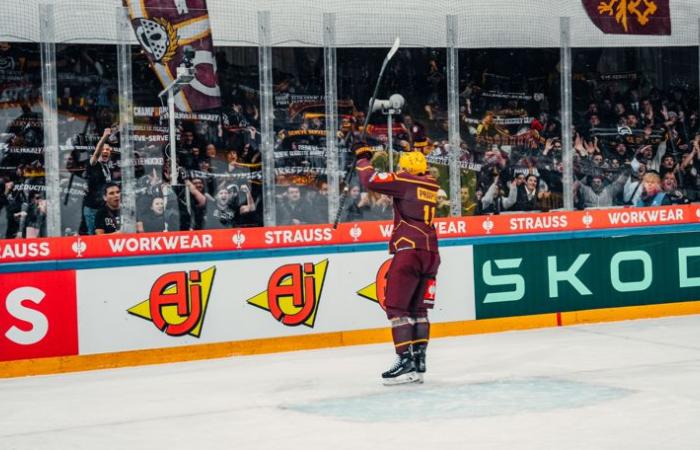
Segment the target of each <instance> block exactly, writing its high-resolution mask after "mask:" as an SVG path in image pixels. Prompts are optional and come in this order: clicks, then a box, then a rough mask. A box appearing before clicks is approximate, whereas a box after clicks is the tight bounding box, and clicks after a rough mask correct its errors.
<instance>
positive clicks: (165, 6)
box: [123, 0, 221, 112]
mask: <svg viewBox="0 0 700 450" xmlns="http://www.w3.org/2000/svg"><path fill="white" fill-rule="evenodd" d="M123 2H124V6H126V7H127V8H128V9H129V19H130V20H131V25H132V26H133V28H134V32H135V33H136V39H138V41H139V44H141V47H142V48H143V51H144V53H145V54H146V56H147V57H148V60H149V61H150V62H151V67H152V68H153V70H154V71H155V73H156V75H157V76H158V78H159V79H160V82H161V84H162V85H163V87H165V86H167V85H168V84H170V83H171V82H172V81H173V80H174V79H175V77H177V69H178V67H192V68H194V79H193V80H192V81H191V82H190V83H189V85H188V86H185V87H184V89H182V90H181V91H180V92H179V93H178V94H177V95H176V96H175V106H176V107H177V109H178V110H179V111H182V112H192V111H201V110H206V109H213V108H218V107H220V106H221V89H220V88H219V82H218V78H217V75H216V58H215V56H214V46H213V43H212V36H211V26H210V24H209V14H208V12H207V2H206V0H187V1H186V0H174V2H173V0H123Z"/></svg>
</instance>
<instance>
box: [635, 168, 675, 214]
mask: <svg viewBox="0 0 700 450" xmlns="http://www.w3.org/2000/svg"><path fill="white" fill-rule="evenodd" d="M642 189H643V190H642V195H641V197H640V199H639V202H637V206H661V205H670V204H671V199H670V198H669V197H668V196H667V195H666V193H665V192H664V191H663V190H662V189H661V177H659V174H658V173H656V172H647V173H646V174H644V177H643V178H642Z"/></svg>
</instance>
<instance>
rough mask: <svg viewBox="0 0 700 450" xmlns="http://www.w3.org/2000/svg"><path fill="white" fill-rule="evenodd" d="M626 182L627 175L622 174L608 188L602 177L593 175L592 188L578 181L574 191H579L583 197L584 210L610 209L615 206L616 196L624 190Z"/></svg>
mask: <svg viewBox="0 0 700 450" xmlns="http://www.w3.org/2000/svg"><path fill="white" fill-rule="evenodd" d="M584 180H585V177H584ZM626 180H627V175H626V174H621V175H620V176H619V177H618V178H617V179H616V180H615V181H614V182H613V183H610V184H608V185H607V186H606V185H605V184H604V179H603V176H602V175H593V176H592V177H591V185H590V186H588V185H586V184H584V183H583V182H581V181H576V182H575V183H574V189H578V190H579V192H580V193H581V195H582V196H583V207H584V208H600V207H610V206H613V199H614V198H615V196H617V195H618V194H619V192H620V191H622V189H623V188H624V185H625V181H626Z"/></svg>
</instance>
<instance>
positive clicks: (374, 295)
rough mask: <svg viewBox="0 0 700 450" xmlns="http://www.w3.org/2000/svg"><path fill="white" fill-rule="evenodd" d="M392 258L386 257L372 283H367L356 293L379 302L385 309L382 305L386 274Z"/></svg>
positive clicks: (383, 307)
mask: <svg viewBox="0 0 700 450" xmlns="http://www.w3.org/2000/svg"><path fill="white" fill-rule="evenodd" d="M391 260H392V258H389V259H387V260H386V261H384V262H383V263H382V265H381V266H379V270H377V275H376V276H375V279H374V283H372V284H369V285H367V286H365V287H363V288H362V289H360V290H359V291H357V294H358V295H359V296H361V297H364V298H366V299H367V300H371V301H373V302H377V303H379V306H381V307H382V309H384V310H385V309H386V307H385V306H384V300H385V298H386V297H385V293H386V276H387V273H388V272H389V266H390V265H391Z"/></svg>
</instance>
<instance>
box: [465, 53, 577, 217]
mask: <svg viewBox="0 0 700 450" xmlns="http://www.w3.org/2000/svg"><path fill="white" fill-rule="evenodd" d="M558 63H559V49H552V48H539V49H532V48H529V49H523V48H510V49H474V50H460V52H459V72H460V74H459V78H460V87H459V90H460V93H459V96H460V136H461V140H462V143H461V149H460V150H461V151H460V162H459V164H460V168H461V204H462V208H461V211H462V215H475V214H499V213H505V212H523V211H549V210H552V209H558V208H561V207H562V206H563V197H562V166H561V160H562V149H561V125H560V122H559V111H560V103H561V102H560V96H561V95H560V85H559V72H558Z"/></svg>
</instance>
